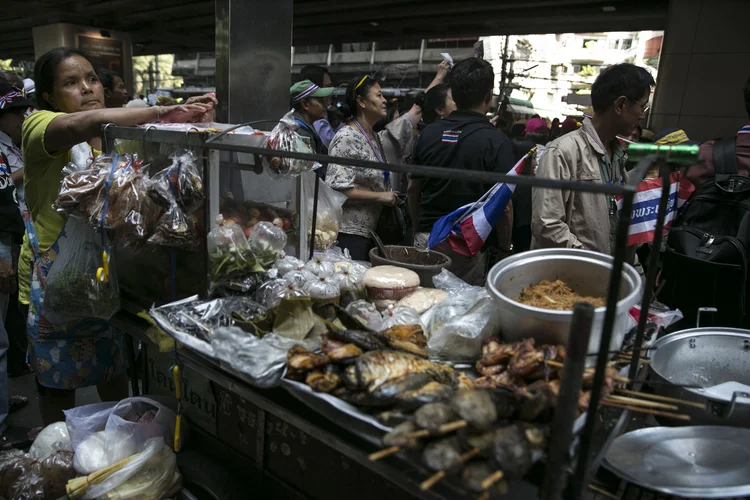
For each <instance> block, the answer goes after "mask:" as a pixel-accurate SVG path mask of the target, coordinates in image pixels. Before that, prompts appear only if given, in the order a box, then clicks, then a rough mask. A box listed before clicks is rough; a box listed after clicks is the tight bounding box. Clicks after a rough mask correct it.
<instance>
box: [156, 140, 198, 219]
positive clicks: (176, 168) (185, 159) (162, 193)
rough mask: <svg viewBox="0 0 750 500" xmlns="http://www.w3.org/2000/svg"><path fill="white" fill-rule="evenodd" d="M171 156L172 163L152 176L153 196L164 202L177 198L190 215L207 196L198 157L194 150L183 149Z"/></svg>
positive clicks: (169, 202)
mask: <svg viewBox="0 0 750 500" xmlns="http://www.w3.org/2000/svg"><path fill="white" fill-rule="evenodd" d="M170 158H171V159H172V164H171V165H170V166H169V167H167V168H165V169H164V170H162V171H161V172H159V173H157V174H156V175H154V177H153V178H152V182H151V189H152V196H154V197H155V199H156V201H157V202H159V203H162V204H164V203H166V204H171V202H172V200H175V201H176V202H177V204H178V205H179V207H180V208H181V209H182V210H183V211H184V212H185V213H186V214H188V215H190V214H192V213H193V212H195V211H196V210H197V209H198V208H200V206H201V205H202V204H203V200H204V199H205V196H206V195H205V193H204V191H203V180H202V179H201V175H200V172H199V170H198V157H197V156H196V155H195V153H193V152H192V151H184V150H183V151H179V152H177V153H175V154H173V155H172V156H171V157H170Z"/></svg>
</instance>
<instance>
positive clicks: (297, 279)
mask: <svg viewBox="0 0 750 500" xmlns="http://www.w3.org/2000/svg"><path fill="white" fill-rule="evenodd" d="M282 278H284V279H285V280H289V281H291V282H292V283H295V284H296V285H297V286H298V287H299V288H304V286H305V284H307V282H308V281H311V280H315V279H317V278H318V276H317V275H316V274H313V273H312V272H310V271H308V270H307V269H305V268H304V267H298V268H296V269H294V270H293V271H289V272H288V273H286V274H285V275H284V276H282Z"/></svg>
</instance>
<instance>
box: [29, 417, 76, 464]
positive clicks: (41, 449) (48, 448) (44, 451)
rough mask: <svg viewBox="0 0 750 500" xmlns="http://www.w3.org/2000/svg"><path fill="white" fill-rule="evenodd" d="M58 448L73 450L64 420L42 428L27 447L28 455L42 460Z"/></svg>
mask: <svg viewBox="0 0 750 500" xmlns="http://www.w3.org/2000/svg"><path fill="white" fill-rule="evenodd" d="M58 450H60V451H71V452H72V451H73V443H72V442H71V441H70V434H69V433H68V426H67V425H66V424H65V422H55V423H54V424H50V425H48V426H47V427H45V428H44V429H42V431H41V432H40V433H39V434H38V435H37V437H36V439H34V442H33V443H32V444H31V448H29V456H30V457H31V458H33V459H35V460H44V459H45V458H47V457H49V456H51V455H53V454H54V453H55V452H56V451H58Z"/></svg>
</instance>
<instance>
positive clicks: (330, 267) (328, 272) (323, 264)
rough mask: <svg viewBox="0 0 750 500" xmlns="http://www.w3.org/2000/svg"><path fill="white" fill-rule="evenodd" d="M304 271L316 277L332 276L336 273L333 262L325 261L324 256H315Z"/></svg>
mask: <svg viewBox="0 0 750 500" xmlns="http://www.w3.org/2000/svg"><path fill="white" fill-rule="evenodd" d="M305 269H307V270H308V271H310V272H311V273H313V274H314V275H316V276H333V273H335V272H336V267H335V265H334V264H333V262H331V261H328V260H325V256H324V254H315V255H314V256H313V258H312V259H310V260H309V261H308V262H307V264H305Z"/></svg>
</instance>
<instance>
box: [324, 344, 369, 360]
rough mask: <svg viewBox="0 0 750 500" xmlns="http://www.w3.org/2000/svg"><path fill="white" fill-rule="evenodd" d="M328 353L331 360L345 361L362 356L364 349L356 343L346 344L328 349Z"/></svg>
mask: <svg viewBox="0 0 750 500" xmlns="http://www.w3.org/2000/svg"><path fill="white" fill-rule="evenodd" d="M326 354H327V355H328V359H330V360H331V362H333V363H343V362H347V361H351V360H353V359H354V358H356V357H358V356H360V355H361V354H362V349H360V348H359V347H357V346H356V345H354V344H344V345H342V346H341V347H337V348H335V349H332V350H330V351H328V352H327V353H326Z"/></svg>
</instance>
